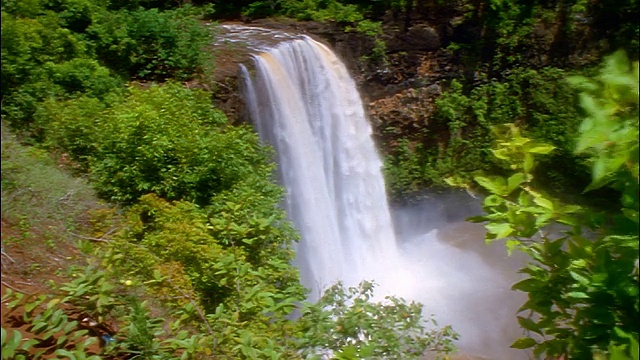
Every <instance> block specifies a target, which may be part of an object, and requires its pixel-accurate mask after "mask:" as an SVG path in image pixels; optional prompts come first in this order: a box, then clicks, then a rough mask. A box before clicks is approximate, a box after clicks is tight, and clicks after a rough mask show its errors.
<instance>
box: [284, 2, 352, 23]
mask: <svg viewBox="0 0 640 360" xmlns="http://www.w3.org/2000/svg"><path fill="white" fill-rule="evenodd" d="M280 6H281V8H282V13H283V14H284V15H287V16H290V17H293V18H296V19H298V20H314V21H329V20H333V21H337V22H343V23H353V22H356V21H360V20H363V19H364V17H363V12H362V10H361V9H360V8H359V7H358V6H357V5H352V4H346V3H343V2H341V1H339V0H324V1H317V0H301V1H300V0H283V1H281V2H280Z"/></svg>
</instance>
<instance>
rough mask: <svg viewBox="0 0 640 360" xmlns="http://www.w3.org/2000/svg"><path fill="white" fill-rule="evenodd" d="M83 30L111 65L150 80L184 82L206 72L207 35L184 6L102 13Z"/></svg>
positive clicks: (189, 10)
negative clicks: (165, 9)
mask: <svg viewBox="0 0 640 360" xmlns="http://www.w3.org/2000/svg"><path fill="white" fill-rule="evenodd" d="M87 34H88V35H89V36H90V38H91V39H92V40H93V45H94V46H95V51H96V54H97V56H98V58H100V59H102V60H103V61H105V62H106V63H107V64H108V65H109V66H110V67H111V68H112V69H114V70H116V71H119V72H126V73H128V74H130V75H131V76H134V77H136V78H140V79H149V80H166V79H167V78H170V77H171V78H175V79H178V80H186V79H190V78H192V77H193V75H194V74H196V73H199V72H202V71H204V67H205V64H206V62H207V60H208V55H207V54H208V53H207V51H204V47H205V45H206V44H207V43H208V42H209V39H210V36H211V35H210V33H209V30H207V29H206V28H205V27H203V26H202V25H201V24H200V23H199V22H198V21H197V20H196V18H194V16H193V11H192V10H191V9H190V8H188V7H187V8H181V9H176V10H167V11H158V9H150V10H145V9H142V8H139V9H136V10H132V11H126V10H121V11H118V12H107V11H103V12H101V13H99V14H97V15H96V19H95V21H94V22H93V23H92V25H91V26H90V27H89V28H88V29H87Z"/></svg>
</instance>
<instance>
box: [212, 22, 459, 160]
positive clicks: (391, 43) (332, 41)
mask: <svg viewBox="0 0 640 360" xmlns="http://www.w3.org/2000/svg"><path fill="white" fill-rule="evenodd" d="M235 25H238V23H236V24H235ZM241 26H251V27H258V28H263V29H270V30H275V31H282V32H286V33H293V34H306V35H309V36H311V37H313V38H315V39H317V40H320V41H322V42H325V43H326V44H327V45H329V46H330V47H331V48H332V49H333V50H334V51H335V52H336V53H337V54H338V55H339V57H340V58H341V59H342V60H343V61H344V62H345V64H346V65H347V67H348V68H349V70H350V73H351V74H352V76H353V77H354V78H355V80H356V83H357V84H358V87H359V91H360V94H361V96H362V98H363V100H364V103H365V107H366V109H365V110H366V111H367V112H368V113H369V117H370V119H371V121H372V124H373V125H374V131H375V136H376V137H377V139H378V141H379V143H380V144H379V145H380V146H381V147H382V148H383V151H385V150H388V149H389V148H393V147H394V145H395V143H396V139H397V138H399V137H404V138H411V134H412V133H415V132H417V131H419V130H420V129H422V128H424V127H425V126H428V123H429V115H430V113H431V111H432V110H433V101H434V99H435V98H436V97H437V96H438V94H439V93H440V92H441V86H440V83H441V82H442V81H443V80H448V79H453V78H456V77H459V76H461V71H460V70H459V68H458V67H457V66H456V65H455V64H454V61H453V58H452V56H451V54H450V52H448V51H447V50H444V49H443V48H442V46H443V44H445V43H446V41H448V40H446V41H443V38H444V39H448V38H450V37H451V35H452V34H451V31H452V30H451V29H450V28H448V27H446V26H440V27H439V29H437V28H436V27H434V26H431V25H429V24H428V23H427V22H425V21H421V22H416V23H415V24H414V25H413V26H412V27H410V28H409V29H407V31H403V30H402V29H401V28H400V27H399V26H397V25H395V23H393V22H389V23H387V24H385V28H384V35H382V37H381V40H383V41H384V42H385V44H386V54H385V59H384V60H379V61H373V60H369V59H368V58H367V57H368V56H369V55H370V54H371V51H372V49H373V47H374V39H373V38H372V37H370V36H367V35H364V34H361V33H357V32H345V31H344V26H342V25H339V24H335V23H318V22H296V21H292V20H290V21H288V20H282V19H279V20H277V21H276V20H270V19H263V20H257V21H253V22H251V23H245V24H241ZM224 36H225V34H224V33H221V34H219V36H218V38H219V39H222V38H224ZM218 43H219V44H218V46H215V47H214V48H213V51H214V54H215V57H216V70H215V72H214V74H213V78H212V80H213V82H212V83H213V84H215V86H216V89H215V90H216V94H215V95H214V96H215V97H214V102H215V103H216V105H217V106H218V107H220V108H221V109H222V110H223V111H225V112H226V113H227V115H228V116H229V117H230V118H231V119H238V121H246V120H247V118H246V115H245V111H244V105H243V102H242V97H241V94H240V86H239V85H240V84H239V82H240V79H239V78H238V66H239V65H238V64H240V63H242V64H245V65H248V66H249V67H251V57H250V55H251V53H255V52H256V51H255V50H252V49H250V48H248V47H246V46H241V45H237V44H224V43H222V42H221V41H218Z"/></svg>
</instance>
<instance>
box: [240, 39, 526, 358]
mask: <svg viewBox="0 0 640 360" xmlns="http://www.w3.org/2000/svg"><path fill="white" fill-rule="evenodd" d="M254 63H255V74H254V75H253V76H250V75H249V71H248V70H247V69H246V68H245V67H242V72H243V75H244V80H245V86H244V88H245V100H246V103H247V106H248V109H249V112H250V114H251V118H252V121H253V122H254V124H255V126H256V128H257V130H258V132H259V134H260V136H261V138H262V140H263V141H265V142H267V143H269V144H271V145H272V146H273V147H274V148H275V149H276V152H277V162H278V165H279V177H280V180H281V181H282V183H283V185H284V186H285V188H286V190H287V196H286V201H285V204H284V206H285V207H286V210H287V212H288V214H289V217H290V218H291V220H292V221H293V222H294V223H295V225H296V227H297V228H298V229H299V230H300V232H301V235H302V240H301V241H300V243H299V244H298V245H297V249H296V251H297V257H296V265H297V266H299V267H300V269H301V275H302V281H303V283H304V285H305V286H307V287H308V288H310V289H311V290H312V292H311V295H310V297H311V300H315V299H317V298H318V296H319V294H320V293H321V291H322V289H324V288H326V287H327V286H329V285H330V284H332V283H333V282H335V281H336V280H342V281H344V282H345V283H346V284H347V285H356V284H357V283H358V282H359V281H361V280H363V279H368V280H371V279H373V280H375V281H376V283H378V284H379V287H378V289H377V293H378V295H386V294H394V295H397V296H401V297H404V298H407V299H410V300H416V301H420V302H422V303H423V304H424V305H425V312H426V313H427V314H435V316H436V319H437V320H438V321H439V323H440V324H451V325H453V327H454V329H455V330H456V331H458V332H459V333H460V334H461V337H462V339H461V341H460V342H459V344H458V345H459V347H460V348H461V350H462V351H463V352H464V353H468V354H471V355H478V356H485V357H487V358H490V359H519V358H526V357H525V356H524V354H523V353H520V352H516V351H515V350H511V349H509V344H510V343H511V342H512V341H513V340H515V339H516V338H518V337H519V335H521V333H520V330H519V328H518V326H517V323H516V321H515V312H516V310H517V308H518V306H519V305H520V304H521V303H522V302H523V299H522V297H521V296H519V295H518V294H516V293H514V292H512V291H510V290H509V286H510V284H511V283H513V282H514V281H516V279H517V276H516V274H515V271H514V269H516V268H517V265H518V264H517V262H518V261H517V260H516V259H512V258H509V259H507V258H506V254H505V251H504V249H503V248H502V247H500V246H499V244H496V245H498V246H494V247H485V245H484V242H483V240H482V238H483V232H482V227H481V226H477V225H473V224H466V223H464V222H463V221H461V220H462V218H463V217H464V216H466V215H467V214H465V213H464V212H461V211H459V209H469V208H471V207H473V206H474V200H473V199H471V198H469V197H467V198H462V197H458V198H455V199H453V198H450V199H445V200H442V201H441V203H439V204H438V203H437V202H438V199H437V198H432V200H430V201H429V202H427V203H426V204H423V205H422V206H416V207H414V208H403V209H397V210H395V211H394V212H393V216H392V213H391V211H390V208H389V205H388V203H387V197H386V193H385V185H384V180H383V177H382V174H381V170H380V168H381V166H382V162H381V160H380V157H379V156H378V154H377V151H376V148H375V144H374V142H373V141H372V138H371V133H372V131H371V126H370V124H369V122H368V120H367V117H366V115H365V112H364V108H363V105H362V102H361V100H360V96H359V94H358V91H357V88H356V85H355V83H354V81H353V79H352V78H351V77H350V75H349V73H348V71H347V70H346V68H345V66H344V64H343V63H342V62H341V61H340V59H338V58H337V57H336V55H334V53H333V52H332V51H331V50H330V49H329V48H327V47H326V46H325V45H323V44H320V43H318V42H316V41H314V40H312V39H311V38H308V37H304V38H302V39H299V40H293V41H287V42H283V43H281V44H279V45H277V46H275V47H273V48H272V49H270V50H268V51H265V52H262V53H260V54H258V55H256V56H254ZM475 206H476V207H477V204H476V205H475ZM443 207H447V208H448V209H449V210H448V211H449V212H453V215H452V216H449V217H448V218H447V217H442V216H440V217H439V215H441V212H438V210H437V209H442V208H443ZM434 209H435V210H434ZM392 217H393V219H394V220H393V221H392ZM429 217H431V219H429ZM394 221H395V223H396V226H397V228H396V229H395V230H394V226H393V223H394Z"/></svg>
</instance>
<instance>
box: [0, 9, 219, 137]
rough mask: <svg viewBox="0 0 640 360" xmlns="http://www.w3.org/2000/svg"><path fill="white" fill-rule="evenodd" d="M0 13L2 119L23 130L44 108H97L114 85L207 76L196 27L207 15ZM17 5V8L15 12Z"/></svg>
mask: <svg viewBox="0 0 640 360" xmlns="http://www.w3.org/2000/svg"><path fill="white" fill-rule="evenodd" d="M6 5H7V6H6V7H5V6H4V2H3V11H2V101H3V106H2V112H3V116H6V118H7V120H8V121H9V122H10V123H11V124H12V125H13V126H15V127H19V128H21V129H22V130H30V131H32V132H33V133H34V135H35V136H36V138H38V140H42V138H41V137H40V135H41V134H40V131H41V129H38V128H33V126H32V125H33V124H32V120H33V116H34V114H35V112H36V110H37V108H38V107H39V106H40V104H41V103H42V102H43V101H45V100H60V99H62V100H65V99H69V98H75V97H78V96H81V95H84V96H88V97H95V98H98V99H100V100H102V101H104V100H105V99H106V98H107V97H109V96H110V94H111V93H113V92H118V91H121V89H122V83H123V81H122V79H121V78H119V77H118V76H116V75H115V73H118V74H120V75H123V76H125V77H129V76H133V77H136V78H138V79H147V80H163V81H164V80H166V79H168V78H170V77H172V78H176V79H178V80H189V79H192V78H194V77H195V76H197V75H198V74H202V73H204V72H206V71H208V66H209V64H210V61H209V60H210V56H209V53H208V52H207V51H203V48H204V47H205V46H206V45H207V44H208V41H209V39H210V32H209V30H208V29H207V28H205V27H204V26H202V25H201V24H200V23H199V22H198V20H197V19H198V18H199V16H201V15H203V14H204V13H206V12H207V11H208V10H207V9H210V7H205V8H203V9H198V10H196V9H194V8H192V7H190V6H185V7H182V8H180V9H176V10H168V11H164V12H161V11H158V10H157V9H152V10H145V9H143V8H134V9H131V10H118V11H110V10H109V9H107V7H106V6H107V4H106V3H103V2H97V1H94V0H64V1H51V2H48V1H33V2H31V3H29V4H28V5H29V6H26V5H25V4H22V3H20V4H18V3H17V2H13V1H7V4H6ZM23 5H25V6H23Z"/></svg>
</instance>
